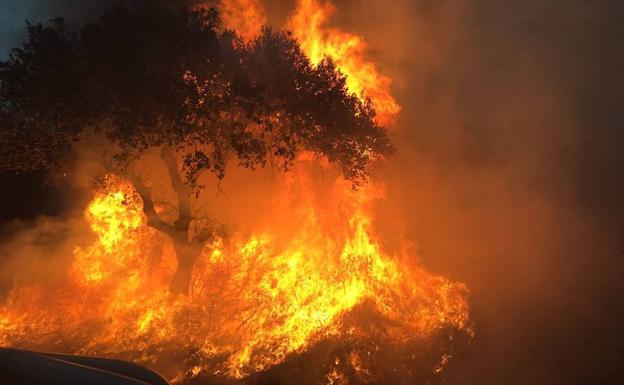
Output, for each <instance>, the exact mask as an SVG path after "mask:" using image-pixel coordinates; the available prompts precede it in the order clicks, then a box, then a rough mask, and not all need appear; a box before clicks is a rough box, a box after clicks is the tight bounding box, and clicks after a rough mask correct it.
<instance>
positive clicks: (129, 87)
mask: <svg viewBox="0 0 624 385" xmlns="http://www.w3.org/2000/svg"><path fill="white" fill-rule="evenodd" d="M221 9H222V10H223V23H224V25H225V27H226V28H223V26H222V24H221V22H220V20H219V17H218V15H217V12H216V11H215V10H214V9H213V8H209V7H202V6H199V7H194V8H191V9H188V8H186V9H178V8H170V7H167V6H163V5H160V6H155V5H153V4H152V3H147V5H146V4H142V5H140V6H136V5H129V6H128V5H119V6H117V7H114V8H113V9H111V10H110V11H108V12H107V13H106V14H104V15H103V16H102V18H101V19H100V21H99V22H98V23H94V24H90V25H87V26H86V27H84V28H83V29H82V30H81V31H80V32H79V33H78V34H71V33H69V32H68V31H67V29H66V28H65V26H64V24H63V23H62V22H61V21H60V20H57V21H56V22H54V23H53V24H52V25H51V26H49V27H43V26H40V25H36V26H30V27H29V32H30V39H29V40H28V42H27V43H26V44H25V45H24V47H23V48H22V49H20V50H15V51H14V52H13V55H12V57H11V58H10V60H9V61H7V62H5V63H2V67H1V68H0V76H1V78H2V88H1V94H0V103H1V104H0V111H1V113H2V116H1V117H2V125H3V128H4V130H3V134H2V138H1V140H2V142H3V143H2V144H3V148H2V154H0V155H1V156H2V160H3V164H2V166H3V168H5V169H11V170H32V169H46V170H48V171H49V172H50V174H51V175H54V176H57V177H59V175H64V174H66V173H68V172H71V169H70V167H69V164H70V161H69V160H70V159H71V156H72V154H75V152H72V151H69V152H68V151H67V149H70V148H74V149H75V148H76V147H77V146H80V144H81V143H84V142H85V141H95V142H96V143H99V142H97V141H98V140H100V141H102V142H103V143H106V145H105V146H97V153H98V154H100V155H99V156H100V157H101V159H102V164H101V170H102V172H101V175H100V176H99V177H97V178H94V179H93V183H92V189H93V193H92V199H91V200H90V202H89V203H88V205H87V207H86V208H85V210H84V220H85V221H86V222H87V223H88V225H89V227H90V230H91V232H92V233H93V234H94V237H93V240H92V242H91V243H90V244H86V245H76V246H75V248H74V249H73V252H72V256H71V265H70V266H69V268H68V269H67V271H66V278H65V279H64V280H63V281H62V282H61V283H58V284H55V285H54V286H53V287H50V286H49V285H46V286H44V285H36V284H35V285H20V284H18V285H16V286H15V287H14V288H13V289H12V290H11V291H10V293H9V294H8V295H7V296H6V298H5V299H4V301H3V302H1V303H0V346H6V347H19V348H27V349H41V350H55V351H62V352H66V353H80V354H85V355H104V356H112V357H118V358H124V359H129V360H132V361H135V362H140V363H144V364H147V365H148V366H151V367H153V368H155V369H157V370H159V371H160V372H161V373H163V374H164V375H165V376H166V377H168V378H169V379H170V380H171V381H172V382H174V383H189V384H190V383H197V384H202V383H284V384H286V383H305V384H347V383H352V384H357V383H388V384H400V383H417V382H426V381H430V380H431V378H434V377H435V376H436V375H438V374H439V373H440V372H441V371H442V370H443V368H444V366H445V365H446V364H447V363H448V362H449V360H450V358H451V356H452V355H453V354H454V352H455V350H456V349H457V348H458V346H459V347H461V346H463V345H464V344H466V343H467V341H469V339H470V338H471V335H472V331H471V329H470V320H469V314H468V304H467V288H466V287H465V286H464V285H463V284H461V283H455V282H452V281H450V280H449V279H447V278H444V277H441V276H437V275H433V274H430V273H428V272H426V271H425V270H424V269H423V268H422V267H420V266H418V265H416V264H415V258H414V257H413V255H411V253H412V252H411V251H410V250H409V248H408V247H405V250H404V252H402V253H397V254H388V253H386V252H384V250H383V247H382V242H381V238H382V236H381V235H379V234H377V233H376V231H375V229H374V226H373V220H374V218H373V213H372V210H371V206H372V204H373V203H374V202H375V201H377V200H379V199H383V194H384V188H383V184H381V182H373V181H367V177H368V170H369V168H370V166H371V164H372V163H373V162H375V161H378V160H380V159H383V158H384V157H385V156H387V155H388V154H389V153H390V152H391V146H390V143H389V140H388V136H387V131H386V130H387V127H388V126H389V125H391V124H392V122H393V121H394V119H395V118H396V115H397V113H398V112H399V110H400V107H399V106H398V104H397V102H396V101H395V100H394V98H393V97H392V95H391V94H390V90H389V85H390V79H389V78H387V77H385V76H384V75H382V74H381V73H380V72H379V70H378V69H377V67H376V66H375V65H374V63H372V62H371V61H369V60H367V59H366V56H365V53H366V47H365V44H364V41H363V39H362V38H361V37H359V36H356V35H352V34H348V33H345V32H342V31H339V30H337V29H334V28H329V27H327V23H328V18H329V16H330V15H331V13H332V12H333V11H334V8H333V6H332V5H331V4H330V3H328V2H317V1H313V0H300V1H298V2H297V6H296V9H295V11H294V13H293V14H292V17H291V18H290V20H289V22H288V24H287V29H288V30H291V31H292V35H291V34H288V33H282V32H278V33H276V32H272V31H271V30H270V29H262V28H261V27H262V25H263V24H264V23H265V22H266V16H264V10H263V9H262V7H261V4H260V3H259V2H257V1H255V0H254V1H251V0H249V1H222V2H221ZM229 28H231V29H235V30H236V31H240V32H238V34H237V33H235V32H233V31H231V30H229ZM161 37H162V38H161ZM94 138H97V139H94ZM150 156H151V157H155V158H156V159H157V162H154V163H153V165H154V166H156V165H161V166H162V167H161V168H162V170H163V173H162V174H163V175H164V176H162V177H161V178H160V179H154V178H151V179H150V178H149V177H148V176H146V175H145V174H144V173H141V167H138V166H137V165H138V164H139V162H140V161H141V160H142V159H144V158H145V157H150ZM232 159H237V160H238V166H240V167H241V168H257V167H265V166H267V165H269V166H271V167H275V168H281V169H283V170H284V171H288V172H286V173H283V174H280V175H278V176H276V177H275V183H276V184H277V185H278V188H276V191H277V193H276V194H275V195H274V197H273V198H272V201H271V202H270V203H266V204H267V205H270V207H271V211H273V212H275V213H279V215H275V217H274V218H273V219H272V220H267V221H265V223H264V224H263V226H262V227H261V228H259V229H257V230H255V231H254V232H251V233H246V232H243V231H236V230H234V231H222V229H221V227H220V226H217V225H215V223H216V222H215V221H214V220H213V218H209V217H207V216H206V215H203V213H201V207H200V205H199V204H198V203H197V202H198V201H199V198H200V197H201V195H202V194H204V189H203V188H204V186H205V185H206V177H205V174H210V173H212V174H214V175H216V177H217V179H218V180H220V179H222V178H223V177H224V176H225V171H226V165H227V163H228V161H230V160H232ZM319 164H320V166H321V167H322V168H323V169H326V170H328V174H329V175H334V174H335V173H334V174H332V173H331V171H330V170H333V169H338V170H340V171H341V175H336V176H335V178H330V179H331V180H327V179H325V180H324V181H323V182H322V183H326V184H329V185H331V186H330V187H329V190H330V191H329V193H327V194H326V196H324V199H319V198H318V197H317V196H315V188H314V187H313V185H315V184H317V183H321V182H318V181H317V180H316V179H315V178H314V177H313V172H314V170H317V169H318V167H319ZM163 181H164V182H166V184H167V185H168V187H167V189H168V191H170V194H169V198H171V199H167V200H162V199H157V198H158V197H160V196H162V193H161V192H160V191H158V190H159V188H160V186H161V185H162V184H163ZM165 195H166V194H165ZM284 228H288V230H289V234H290V236H289V237H288V239H286V240H284V239H283V237H280V236H279V234H280V233H281V232H283V229H284Z"/></svg>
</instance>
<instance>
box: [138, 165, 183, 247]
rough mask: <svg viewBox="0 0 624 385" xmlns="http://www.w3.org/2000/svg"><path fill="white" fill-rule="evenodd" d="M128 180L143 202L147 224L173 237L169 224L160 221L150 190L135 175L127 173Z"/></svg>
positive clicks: (172, 230)
mask: <svg viewBox="0 0 624 385" xmlns="http://www.w3.org/2000/svg"><path fill="white" fill-rule="evenodd" d="M127 177H128V179H129V180H130V182H132V184H133V185H134V188H135V189H136V191H137V193H139V196H141V199H142V200H143V213H144V214H145V216H146V217H147V224H148V225H149V226H151V227H153V228H155V229H157V230H160V231H162V232H163V233H165V234H167V235H168V236H170V237H173V236H174V231H175V228H174V226H172V225H170V224H169V223H167V222H165V221H163V220H162V219H160V216H159V215H158V213H157V212H156V209H155V207H154V201H153V199H152V189H151V188H149V187H147V186H146V185H145V184H144V183H143V182H142V181H141V178H139V177H138V176H137V175H136V174H134V173H133V172H128V175H127Z"/></svg>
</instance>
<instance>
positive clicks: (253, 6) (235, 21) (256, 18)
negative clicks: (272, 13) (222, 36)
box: [219, 0, 267, 40]
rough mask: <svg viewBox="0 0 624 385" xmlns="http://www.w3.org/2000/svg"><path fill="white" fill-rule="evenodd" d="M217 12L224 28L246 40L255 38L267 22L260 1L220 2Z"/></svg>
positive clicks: (224, 0)
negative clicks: (219, 12) (218, 11)
mask: <svg viewBox="0 0 624 385" xmlns="http://www.w3.org/2000/svg"><path fill="white" fill-rule="evenodd" d="M219 10H220V11H221V14H220V15H221V20H222V22H223V24H224V25H225V27H226V28H228V29H231V30H234V31H236V33H237V34H238V35H239V36H241V37H242V38H244V39H246V40H250V39H253V38H255V37H257V36H258V35H259V34H260V31H261V30H262V27H263V26H264V25H266V22H267V16H266V13H265V11H264V7H263V6H262V4H261V3H260V0H221V1H220V2H219Z"/></svg>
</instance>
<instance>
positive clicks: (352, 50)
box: [286, 0, 401, 126]
mask: <svg viewBox="0 0 624 385" xmlns="http://www.w3.org/2000/svg"><path fill="white" fill-rule="evenodd" d="M335 11H336V8H335V7H334V5H333V4H332V3H331V2H329V1H324V0H298V1H297V5H296V7H295V10H294V12H293V13H292V15H291V17H290V19H289V21H288V23H287V26H286V28H287V29H289V30H290V31H292V33H293V35H294V37H295V38H296V39H297V40H298V41H299V43H300V44H301V48H302V49H303V51H304V52H305V53H306V54H307V55H308V57H309V58H310V60H311V61H312V64H318V63H319V62H320V61H321V60H323V58H325V57H328V58H330V59H332V60H333V61H334V63H335V64H336V65H337V67H338V69H339V70H340V71H341V72H342V73H344V74H345V75H346V77H347V87H348V89H349V91H351V92H353V93H355V94H357V95H360V96H361V97H365V98H370V100H371V102H372V105H373V107H374V109H375V111H376V112H377V122H378V123H379V124H380V125H382V126H391V125H393V124H394V122H395V119H396V116H397V114H398V113H399V111H400V110H401V107H400V106H399V104H398V103H397V102H396V100H395V99H394V97H393V96H392V94H391V93H390V84H391V83H392V80H391V79H390V78H389V77H387V76H385V75H383V74H381V73H380V72H379V70H378V69H377V66H376V65H375V63H373V62H372V61H370V60H369V59H368V58H367V49H368V48H367V45H366V42H365V41H364V39H363V38H362V37H361V36H358V35H354V34H351V33H348V32H344V31H341V30H339V29H337V28H331V27H329V26H327V24H328V23H329V21H330V19H331V16H332V15H333V13H334V12H335Z"/></svg>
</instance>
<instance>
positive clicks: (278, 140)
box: [0, 1, 391, 292]
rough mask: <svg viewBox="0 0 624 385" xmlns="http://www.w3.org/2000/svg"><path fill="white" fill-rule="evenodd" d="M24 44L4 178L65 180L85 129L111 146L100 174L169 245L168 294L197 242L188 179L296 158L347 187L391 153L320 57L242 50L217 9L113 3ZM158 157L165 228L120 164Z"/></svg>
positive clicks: (181, 281) (275, 44)
mask: <svg viewBox="0 0 624 385" xmlns="http://www.w3.org/2000/svg"><path fill="white" fill-rule="evenodd" d="M27 28H28V39H27V41H26V42H25V43H24V44H23V47H22V48H15V49H13V50H12V53H11V55H10V57H9V59H8V60H7V61H5V62H1V63H0V82H1V83H0V128H1V132H0V144H1V149H0V171H7V170H13V171H30V170H46V171H47V172H49V173H52V174H53V173H58V172H71V169H72V168H71V164H72V163H71V156H72V154H73V152H72V148H73V147H74V144H75V143H76V142H79V141H80V140H83V139H84V138H85V137H86V136H87V135H89V134H90V133H92V132H95V133H97V134H99V135H101V136H103V137H104V138H106V140H107V141H108V143H110V145H111V146H113V147H114V149H115V151H114V157H113V158H112V159H113V161H112V162H111V163H110V165H109V166H110V167H111V168H112V169H114V170H116V171H117V172H119V173H122V174H124V175H125V176H126V178H127V179H128V180H130V181H131V182H132V183H133V184H134V186H135V188H136V190H137V192H138V193H139V194H140V196H141V198H142V199H143V203H144V207H143V210H144V213H145V215H146V217H147V218H148V224H149V225H150V226H152V227H154V228H156V229H158V230H160V231H162V232H163V233H165V234H167V235H168V236H169V237H170V238H171V240H172V241H173V244H174V247H175V250H176V253H177V258H178V269H177V271H176V273H175V276H174V278H173V280H172V284H171V288H172V291H174V292H185V291H186V290H187V289H188V284H189V280H190V271H191V268H192V266H193V264H194V262H195V259H196V257H197V256H198V255H199V252H200V249H201V244H199V243H200V242H199V240H198V239H192V235H191V234H189V229H190V226H191V224H192V221H193V216H192V213H191V199H192V197H193V194H194V193H195V194H197V193H198V191H199V189H200V188H201V187H202V186H200V185H199V183H198V177H199V175H200V174H202V173H203V172H213V173H215V174H216V176H217V177H218V178H223V177H224V176H225V169H226V164H227V162H228V161H230V160H233V159H236V160H238V163H239V164H240V165H241V166H243V167H247V168H256V167H264V166H265V165H266V163H267V161H268V160H269V159H271V160H274V161H275V160H277V161H278V163H279V165H280V167H281V168H282V169H283V170H285V171H286V170H288V168H289V167H290V166H291V164H292V162H293V161H294V159H295V157H296V155H297V154H298V153H299V152H300V151H304V150H305V151H312V152H314V153H316V154H318V155H319V156H324V157H326V158H327V159H329V160H330V161H331V162H333V163H335V164H337V165H338V166H339V167H340V168H341V170H342V171H343V173H344V175H345V177H346V178H348V179H350V180H351V181H352V182H353V183H354V185H356V186H357V185H358V184H360V183H362V182H363V181H364V180H365V179H366V177H367V170H368V167H369V165H370V163H371V162H372V161H373V160H374V158H376V157H379V156H383V155H385V154H388V153H389V152H390V151H391V145H390V142H389V140H388V138H387V135H386V133H385V131H384V129H383V128H382V127H379V126H378V125H377V124H376V123H375V122H374V116H375V112H374V111H373V109H372V107H371V105H370V102H367V101H362V100H360V99H359V98H358V97H357V96H355V95H352V94H350V93H349V92H348V91H347V89H346V85H345V78H344V76H343V75H342V74H340V72H339V71H337V69H336V68H335V67H334V65H333V63H332V62H331V61H329V60H325V61H323V62H322V63H321V64H320V65H318V66H312V65H311V64H310V62H309V60H308V59H307V57H306V56H305V54H304V53H303V52H302V51H301V49H300V48H299V46H298V44H297V42H296V41H295V40H294V39H293V38H292V37H291V36H290V34H288V33H287V32H273V31H272V30H270V29H264V30H263V33H262V34H261V35H260V36H259V37H258V38H257V39H255V40H253V41H251V42H245V41H242V40H241V39H239V38H238V37H237V36H236V33H235V32H233V31H228V30H223V29H222V28H221V26H220V21H219V17H218V14H217V12H216V10H214V9H209V10H204V9H189V8H176V7H172V6H170V5H166V4H159V3H157V2H155V1H151V2H140V3H135V2H132V3H128V2H126V3H125V4H124V3H119V4H117V5H115V6H113V7H112V8H110V9H109V10H108V11H106V12H105V13H104V14H103V15H102V16H101V17H100V18H99V20H98V21H97V22H94V23H90V24H87V25H85V26H84V27H83V28H81V29H80V30H78V31H74V32H72V31H70V30H69V29H68V28H67V26H66V25H65V23H64V22H63V20H62V19H55V20H53V21H52V22H50V23H49V24H48V25H45V26H44V25H42V24H36V25H32V24H28V26H27ZM154 149H158V150H159V151H160V154H161V157H162V159H163V161H164V162H165V164H166V166H167V167H166V168H167V172H168V175H169V177H170V181H171V184H172V187H173V189H174V190H175V192H176V195H177V205H176V206H177V211H178V218H177V219H176V220H175V221H173V222H172V223H170V222H167V221H165V220H163V219H162V218H161V217H160V216H159V215H158V214H157V213H156V210H155V208H154V202H153V200H152V192H151V190H150V188H149V186H147V185H145V184H144V183H143V181H142V180H141V178H140V176H139V175H135V174H134V172H133V171H132V170H133V169H132V167H130V166H131V165H132V164H133V162H134V161H135V160H137V159H139V158H140V157H141V156H142V155H143V154H145V153H146V152H147V151H150V150H154Z"/></svg>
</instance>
